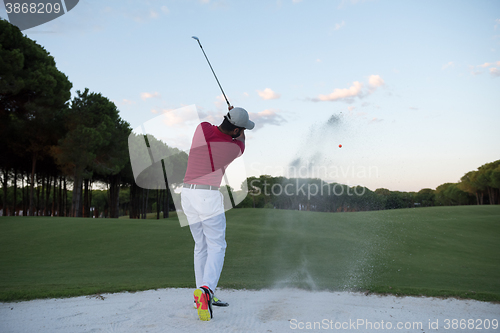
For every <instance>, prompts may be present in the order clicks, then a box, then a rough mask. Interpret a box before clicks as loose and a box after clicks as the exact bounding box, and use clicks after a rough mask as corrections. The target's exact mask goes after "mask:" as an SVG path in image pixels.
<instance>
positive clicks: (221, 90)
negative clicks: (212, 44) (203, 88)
mask: <svg viewBox="0 0 500 333" xmlns="http://www.w3.org/2000/svg"><path fill="white" fill-rule="evenodd" d="M196 40H197V41H198V44H199V45H200V48H201V51H202V52H203V55H204V56H205V59H207V62H208V65H209V66H210V69H211V70H212V73H214V76H215V80H217V84H218V85H219V88H220V91H222V95H224V98H225V99H226V103H227V106H228V107H230V106H231V104H229V101H228V100H227V97H226V94H225V93H224V90H223V89H222V86H221V85H220V82H219V79H218V78H217V75H215V71H214V69H213V68H212V65H211V64H210V61H209V60H208V57H207V54H206V53H205V50H203V46H201V43H200V40H199V39H197V38H196Z"/></svg>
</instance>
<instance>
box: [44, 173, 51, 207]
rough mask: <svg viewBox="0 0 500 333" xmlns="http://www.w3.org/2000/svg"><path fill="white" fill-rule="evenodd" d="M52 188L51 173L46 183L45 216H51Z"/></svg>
mask: <svg viewBox="0 0 500 333" xmlns="http://www.w3.org/2000/svg"><path fill="white" fill-rule="evenodd" d="M50 188H51V177H50V174H48V175H47V182H46V184H45V214H44V215H45V216H50V214H51V211H50Z"/></svg>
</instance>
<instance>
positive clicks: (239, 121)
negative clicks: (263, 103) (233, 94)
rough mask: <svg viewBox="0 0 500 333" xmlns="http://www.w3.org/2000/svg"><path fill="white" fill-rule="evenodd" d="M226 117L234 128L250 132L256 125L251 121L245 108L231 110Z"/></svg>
mask: <svg viewBox="0 0 500 333" xmlns="http://www.w3.org/2000/svg"><path fill="white" fill-rule="evenodd" d="M226 117H227V120H229V122H230V123H231V124H233V125H234V126H238V127H243V128H245V129H248V130H251V129H253V128H254V127H255V123H254V122H253V121H251V120H250V117H249V116H248V112H247V110H245V109H243V108H238V107H237V108H232V109H231V110H229V112H228V113H227V116H226Z"/></svg>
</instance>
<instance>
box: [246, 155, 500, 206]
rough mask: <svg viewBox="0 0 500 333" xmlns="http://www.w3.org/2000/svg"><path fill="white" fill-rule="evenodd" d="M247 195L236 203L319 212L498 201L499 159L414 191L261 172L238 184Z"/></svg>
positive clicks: (499, 181) (499, 185) (475, 203)
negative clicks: (456, 178) (450, 180)
mask: <svg viewBox="0 0 500 333" xmlns="http://www.w3.org/2000/svg"><path fill="white" fill-rule="evenodd" d="M242 186H248V192H249V195H248V196H247V197H246V198H245V199H244V200H243V201H242V202H241V203H240V204H239V205H238V206H237V207H242V208H243V207H245V208H250V207H253V208H277V209H294V210H312V211H321V212H356V211H368V210H382V209H396V208H414V207H431V206H455V205H483V204H491V205H498V204H500V196H499V190H500V160H497V161H495V162H492V163H487V164H485V165H482V166H480V167H479V168H478V169H477V170H475V171H470V172H468V173H466V174H465V175H464V176H463V177H462V178H461V179H460V182H457V183H445V184H442V185H439V186H438V187H437V188H436V189H435V190H433V189H430V188H424V189H422V190H420V191H418V192H400V191H390V190H388V189H385V188H379V189H376V190H375V191H371V190H370V189H368V188H366V187H362V186H354V187H349V186H347V185H343V184H338V183H327V182H325V181H323V180H321V179H311V178H308V179H305V178H285V177H271V176H269V175H262V176H260V177H249V178H247V180H246V181H245V182H244V183H243V184H242Z"/></svg>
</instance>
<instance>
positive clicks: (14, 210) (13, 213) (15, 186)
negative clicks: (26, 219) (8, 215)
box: [12, 168, 17, 216]
mask: <svg viewBox="0 0 500 333" xmlns="http://www.w3.org/2000/svg"><path fill="white" fill-rule="evenodd" d="M16 206H17V169H15V168H14V193H13V196H12V216H16V215H17V214H16V212H17V209H16Z"/></svg>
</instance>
